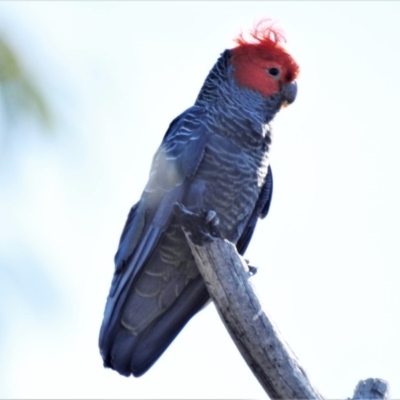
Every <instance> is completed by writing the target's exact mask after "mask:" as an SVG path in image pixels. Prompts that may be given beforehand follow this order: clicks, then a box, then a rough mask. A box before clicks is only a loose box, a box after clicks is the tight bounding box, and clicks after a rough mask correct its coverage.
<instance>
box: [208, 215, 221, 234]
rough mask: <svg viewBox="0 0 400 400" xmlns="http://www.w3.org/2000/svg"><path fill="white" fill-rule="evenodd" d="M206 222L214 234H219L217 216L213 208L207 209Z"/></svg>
mask: <svg viewBox="0 0 400 400" xmlns="http://www.w3.org/2000/svg"><path fill="white" fill-rule="evenodd" d="M206 224H207V225H209V226H210V230H211V232H212V233H213V234H214V235H215V236H219V229H218V225H219V218H218V216H217V213H216V212H215V211H214V210H209V211H207V213H206Z"/></svg>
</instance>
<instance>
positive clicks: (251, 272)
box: [244, 258, 258, 276]
mask: <svg viewBox="0 0 400 400" xmlns="http://www.w3.org/2000/svg"><path fill="white" fill-rule="evenodd" d="M244 261H246V264H247V268H248V269H249V275H250V276H253V275H255V274H256V273H257V271H258V267H255V266H254V265H250V260H249V259H247V258H245V259H244Z"/></svg>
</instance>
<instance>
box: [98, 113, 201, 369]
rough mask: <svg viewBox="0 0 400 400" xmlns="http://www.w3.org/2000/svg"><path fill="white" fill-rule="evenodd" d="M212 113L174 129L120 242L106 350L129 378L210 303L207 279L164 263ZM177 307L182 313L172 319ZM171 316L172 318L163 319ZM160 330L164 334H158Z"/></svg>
mask: <svg viewBox="0 0 400 400" xmlns="http://www.w3.org/2000/svg"><path fill="white" fill-rule="evenodd" d="M204 113H205V111H204V109H203V108H201V107H197V106H194V107H192V108H190V109H188V110H187V111H185V112H184V113H183V114H181V115H180V116H178V117H177V118H176V119H175V120H173V121H172V122H171V124H170V126H169V128H168V130H167V132H166V134H165V136H164V139H163V141H162V143H161V146H160V147H159V149H158V150H157V152H156V154H155V156H154V158H153V162H152V166H151V172H150V177H149V181H148V184H147V185H146V188H145V190H144V192H143V194H142V197H141V199H140V200H139V202H138V203H136V204H135V205H134V206H133V207H132V208H131V210H130V212H129V215H128V218H127V221H126V224H125V227H124V229H123V232H122V235H121V238H120V243H119V248H118V251H117V253H116V255H115V271H114V276H113V280H112V284H111V289H110V293H109V296H108V298H107V303H106V307H105V311H104V318H103V323H102V327H101V330H100V338H99V346H100V352H101V354H102V357H103V359H104V363H105V365H106V366H110V367H112V368H114V369H116V370H118V372H120V373H121V374H124V375H129V374H130V373H131V371H133V373H134V374H135V375H136V376H139V375H141V374H142V373H144V372H145V371H146V370H147V369H148V368H149V367H150V366H151V365H152V364H153V362H154V361H155V360H156V359H157V358H158V357H159V356H160V355H161V354H162V352H163V351H164V350H165V348H166V347H167V346H168V345H169V344H170V342H171V341H172V340H173V338H174V337H175V336H176V335H177V334H178V332H179V331H180V330H181V329H182V327H183V326H184V324H185V323H186V322H187V320H189V319H190V317H191V316H192V315H193V314H194V313H195V312H197V311H198V310H199V309H200V308H201V307H202V306H203V305H204V304H205V302H206V301H207V300H208V294H207V291H206V289H205V287H204V283H203V282H202V281H201V278H198V277H193V278H194V279H191V280H188V277H187V276H185V273H186V274H187V271H185V270H183V271H182V272H181V271H178V272H176V268H171V267H170V266H169V265H168V263H167V262H164V261H165V260H164V259H163V258H162V257H163V256H164V258H165V257H167V256H168V254H166V253H165V251H164V253H162V247H163V243H164V242H165V241H166V240H167V239H166V238H165V235H163V233H165V231H166V230H167V228H168V229H170V224H171V220H172V218H173V206H174V204H175V203H176V202H180V201H181V199H182V197H183V196H184V194H185V192H186V191H187V188H188V186H189V185H191V180H190V179H191V177H192V176H193V175H194V174H195V172H196V170H197V168H198V166H199V164H200V162H201V159H202V157H203V154H204V149H205V145H206V143H207V136H208V131H207V129H206V128H205V125H204V123H203V121H204ZM192 186H193V185H192ZM191 190H193V188H191ZM182 234H183V233H182ZM160 243H161V244H160ZM164 247H165V246H164ZM160 248H161V250H160ZM178 249H179V247H178ZM160 253H161V255H160ZM144 272H146V273H144ZM189 272H190V271H189ZM171 273H173V274H174V276H173V277H172V279H169V278H171V277H170V276H168V274H169V275H171ZM197 274H198V273H197ZM174 302H175V303H176V304H175V303H174ZM173 303H174V307H175V306H176V307H178V308H179V307H180V308H179V312H177V313H171V312H170V311H169V310H168V313H165V310H166V309H167V308H168V307H170V306H171V305H172V304H173ZM132 304H134V307H131V305H132ZM163 313H164V314H168V315H167V316H168V318H166V319H165V318H164V319H163V320H160V316H162V314H163ZM155 323H158V325H159V327H158V328H159V329H157V330H154V329H152V328H154V324H155ZM174 325H175V326H176V327H175V326H174ZM163 330H164V331H163ZM160 332H161V334H162V335H163V337H161V338H160V337H158V336H159V335H160ZM152 335H153V336H154V337H153V336H152ZM157 335H158V336H157ZM143 341H144V342H145V347H146V348H143V345H142V343H141V342H143ZM135 352H136V355H135V360H133V361H132V360H131V358H132V354H133V353H135ZM142 354H143V356H142ZM141 358H143V360H142V359H141Z"/></svg>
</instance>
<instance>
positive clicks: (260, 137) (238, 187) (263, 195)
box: [99, 50, 285, 376]
mask: <svg viewBox="0 0 400 400" xmlns="http://www.w3.org/2000/svg"><path fill="white" fill-rule="evenodd" d="M230 58H231V52H230V51H229V50H226V51H225V52H224V53H223V54H222V55H221V57H220V58H219V60H218V61H217V63H216V65H215V66H214V67H213V69H212V70H211V71H210V74H209V76H208V77H207V79H206V81H205V83H204V85H203V87H202V89H201V91H200V93H199V95H198V98H197V100H196V102H195V104H194V106H193V107H191V108H189V109H188V110H186V111H185V112H184V113H182V114H181V115H180V116H178V117H177V118H176V119H175V120H173V121H172V123H171V124H170V126H169V129H168V130H167V132H166V134H165V136H164V139H163V141H162V143H161V146H160V148H159V149H158V150H157V152H156V154H155V156H154V158H153V163H152V167H151V173H150V178H149V182H148V184H147V186H146V188H145V190H144V192H143V194H142V196H141V198H140V200H139V202H138V203H137V204H135V205H134V206H133V207H132V209H131V211H130V213H129V215H128V219H127V222H126V225H125V228H124V230H123V233H122V236H121V239H120V244H119V248H118V252H117V254H116V256H115V272H114V277H113V281H112V285H111V289H110V294H109V296H108V299H107V304H106V308H105V313H104V320H103V324H102V327H101V331H100V339H99V345H100V351H101V355H102V357H103V360H104V365H105V366H107V367H111V368H113V369H115V370H117V371H118V372H119V373H121V374H123V375H127V376H128V375H130V374H131V373H133V375H135V376H140V375H142V374H143V373H144V372H146V371H147V370H148V368H150V366H151V365H152V364H153V363H154V362H155V361H156V360H157V359H158V358H159V356H160V355H161V354H162V353H163V352H164V350H165V349H166V348H167V347H168V345H169V344H170V343H171V342H172V340H173V339H174V338H175V337H176V335H177V334H178V333H179V332H180V330H181V329H182V328H183V327H184V325H185V324H186V323H187V322H188V321H189V319H190V318H191V317H192V316H193V315H194V314H196V313H197V312H198V311H199V310H200V309H201V308H202V307H203V306H204V305H205V304H206V303H207V302H208V301H209V295H208V293H207V290H206V288H205V285H204V283H203V281H202V278H201V276H200V275H199V272H198V270H197V267H196V265H195V262H194V260H193V257H192V255H191V252H190V249H189V247H188V245H187V242H186V239H185V237H184V235H183V232H182V230H181V228H180V226H179V224H178V223H177V222H176V220H175V218H174V216H173V211H172V209H173V206H174V204H175V203H176V202H180V203H182V204H183V205H185V207H186V208H188V209H189V210H191V211H193V212H197V213H198V212H207V211H209V210H214V211H216V213H217V215H218V218H219V220H220V223H219V231H220V233H221V235H222V236H223V237H224V238H226V239H227V240H229V241H231V242H233V243H235V244H236V245H237V248H238V251H239V252H240V253H241V254H243V253H244V251H245V250H246V248H247V246H248V244H249V241H250V239H251V236H252V234H253V231H254V228H255V225H256V222H257V219H258V218H259V217H265V216H266V214H267V213H268V210H269V205H270V201H271V195H272V174H271V169H270V167H269V161H268V150H269V145H270V142H271V132H270V130H269V127H268V125H267V124H268V123H269V122H270V121H271V119H272V118H273V117H274V116H275V114H276V112H277V111H278V110H279V109H280V107H281V105H282V103H283V102H284V101H285V98H284V94H283V92H279V93H276V94H274V95H273V96H270V97H269V98H268V101H266V99H265V98H264V97H263V96H262V95H261V94H260V93H259V92H257V91H254V90H251V89H247V88H244V87H240V86H238V84H237V82H236V80H235V79H234V77H233V67H232V65H231V63H230Z"/></svg>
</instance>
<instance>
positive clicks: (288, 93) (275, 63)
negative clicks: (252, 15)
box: [231, 20, 299, 106]
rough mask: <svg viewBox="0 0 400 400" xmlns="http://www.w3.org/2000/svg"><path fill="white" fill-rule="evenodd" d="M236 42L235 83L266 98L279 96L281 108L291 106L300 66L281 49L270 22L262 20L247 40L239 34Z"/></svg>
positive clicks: (233, 51)
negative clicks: (280, 96) (280, 97)
mask: <svg viewBox="0 0 400 400" xmlns="http://www.w3.org/2000/svg"><path fill="white" fill-rule="evenodd" d="M235 42H236V43H237V44H238V45H237V46H236V47H234V48H233V49H231V55H232V58H231V63H232V66H233V67H234V71H233V75H234V77H235V79H236V81H237V83H238V84H239V85H240V86H242V87H247V88H249V89H252V90H255V91H257V92H259V93H261V94H262V96H263V97H266V98H267V97H270V96H273V95H276V94H279V93H280V94H281V95H282V99H283V101H282V105H283V106H284V105H287V104H290V103H293V101H294V100H295V98H296V94H297V84H296V78H297V76H298V74H299V66H298V65H297V63H296V62H295V61H294V59H293V58H292V56H291V55H290V54H289V53H288V52H287V51H286V50H285V48H284V47H283V46H282V43H283V42H285V38H284V35H283V34H282V32H281V31H279V30H278V29H275V28H274V27H273V24H272V23H271V22H270V20H262V21H260V22H259V23H258V24H256V26H255V27H254V29H253V31H251V32H250V40H247V39H245V38H244V36H243V34H240V35H239V36H238V37H237V38H236V39H235Z"/></svg>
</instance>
